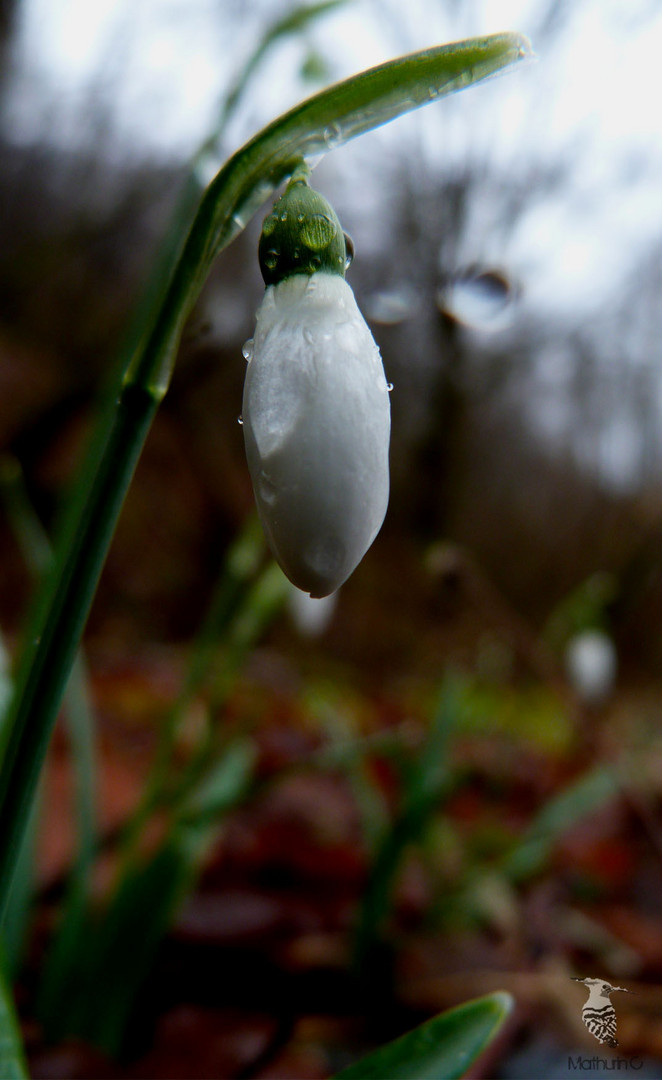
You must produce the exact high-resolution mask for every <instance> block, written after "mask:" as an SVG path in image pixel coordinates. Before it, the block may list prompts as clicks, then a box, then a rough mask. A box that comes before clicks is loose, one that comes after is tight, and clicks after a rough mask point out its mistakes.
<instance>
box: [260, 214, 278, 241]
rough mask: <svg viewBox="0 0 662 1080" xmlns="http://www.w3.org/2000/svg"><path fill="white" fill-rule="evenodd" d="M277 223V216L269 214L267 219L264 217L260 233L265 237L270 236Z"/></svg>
mask: <svg viewBox="0 0 662 1080" xmlns="http://www.w3.org/2000/svg"><path fill="white" fill-rule="evenodd" d="M277 223H278V215H277V214H269V216H268V217H265V219H264V221H263V222H262V232H263V233H264V235H265V236H271V233H272V232H273V231H274V229H275V228H276V225H277Z"/></svg>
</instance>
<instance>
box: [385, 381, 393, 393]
mask: <svg viewBox="0 0 662 1080" xmlns="http://www.w3.org/2000/svg"><path fill="white" fill-rule="evenodd" d="M386 389H387V390H388V392H389V394H390V393H391V390H392V389H393V383H392V382H387V384H386Z"/></svg>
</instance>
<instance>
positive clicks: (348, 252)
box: [343, 232, 354, 270]
mask: <svg viewBox="0 0 662 1080" xmlns="http://www.w3.org/2000/svg"><path fill="white" fill-rule="evenodd" d="M343 236H344V237H345V270H349V268H350V266H351V265H352V263H353V261H354V241H353V240H352V238H351V236H350V235H349V233H346V232H344V233H343Z"/></svg>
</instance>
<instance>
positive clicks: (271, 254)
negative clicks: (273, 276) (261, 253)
mask: <svg viewBox="0 0 662 1080" xmlns="http://www.w3.org/2000/svg"><path fill="white" fill-rule="evenodd" d="M279 255H280V251H278V250H277V249H276V248H270V249H269V251H268V252H267V254H266V255H265V257H264V265H265V266H266V268H267V270H275V269H276V266H277V265H278V257H279Z"/></svg>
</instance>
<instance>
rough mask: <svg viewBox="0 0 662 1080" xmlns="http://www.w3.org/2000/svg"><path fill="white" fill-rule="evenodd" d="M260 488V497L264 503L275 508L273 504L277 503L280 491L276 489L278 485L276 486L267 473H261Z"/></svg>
mask: <svg viewBox="0 0 662 1080" xmlns="http://www.w3.org/2000/svg"><path fill="white" fill-rule="evenodd" d="M258 488H259V492H260V495H261V496H262V499H263V501H264V502H265V503H267V505H268V506H273V504H274V503H275V501H276V496H277V495H278V491H277V489H276V485H275V484H274V482H273V480H272V479H271V477H270V476H269V475H268V474H267V473H265V472H261V473H260V479H259V481H258Z"/></svg>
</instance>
